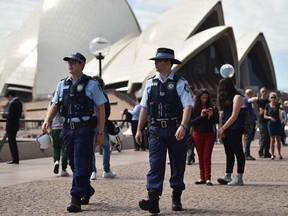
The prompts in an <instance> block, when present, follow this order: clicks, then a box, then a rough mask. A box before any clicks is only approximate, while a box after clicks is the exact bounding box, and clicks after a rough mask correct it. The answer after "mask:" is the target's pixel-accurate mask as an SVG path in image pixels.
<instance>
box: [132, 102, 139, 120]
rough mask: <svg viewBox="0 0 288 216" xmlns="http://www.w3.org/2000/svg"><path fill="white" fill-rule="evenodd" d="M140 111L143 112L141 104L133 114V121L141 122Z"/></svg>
mask: <svg viewBox="0 0 288 216" xmlns="http://www.w3.org/2000/svg"><path fill="white" fill-rule="evenodd" d="M140 110H141V105H140V104H136V106H134V108H133V110H132V112H131V114H132V121H138V120H139V114H140Z"/></svg>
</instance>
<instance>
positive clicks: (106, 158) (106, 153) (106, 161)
mask: <svg viewBox="0 0 288 216" xmlns="http://www.w3.org/2000/svg"><path fill="white" fill-rule="evenodd" d="M101 147H102V149H103V170H104V171H105V172H106V173H108V172H110V143H109V135H108V129H107V126H106V125H105V127H104V144H103V145H102V146H101ZM95 148H96V143H95V140H94V144H93V152H94V154H93V169H92V171H93V172H97V168H96V156H95Z"/></svg>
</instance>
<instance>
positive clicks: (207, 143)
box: [193, 131, 215, 180]
mask: <svg viewBox="0 0 288 216" xmlns="http://www.w3.org/2000/svg"><path fill="white" fill-rule="evenodd" d="M193 140H194V145H195V148H196V151H197V154H198V159H199V169H200V179H202V180H211V157H212V150H213V147H214V141H215V134H214V131H213V132H211V133H197V132H194V133H193Z"/></svg>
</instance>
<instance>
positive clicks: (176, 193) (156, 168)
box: [135, 48, 193, 213]
mask: <svg viewBox="0 0 288 216" xmlns="http://www.w3.org/2000/svg"><path fill="white" fill-rule="evenodd" d="M150 60H154V61H155V67H156V70H157V71H158V73H157V74H156V75H155V76H153V77H152V78H150V79H148V80H147V82H146V86H145V89H144V93H143V96H142V100H141V103H140V105H141V106H142V108H141V111H140V116H139V123H138V128H137V133H136V137H135V138H136V141H137V142H138V143H139V144H140V143H142V142H143V140H142V129H143V127H144V125H145V123H146V120H147V119H148V117H149V119H148V120H149V136H150V137H149V163H150V171H149V172H148V174H147V186H146V187H147V190H148V197H149V198H148V199H147V200H141V201H140V202H139V206H140V208H141V209H143V210H146V211H149V212H150V213H159V212H160V209H159V196H161V195H162V191H163V181H164V176H165V167H166V154H167V150H168V154H169V159H170V167H171V177H170V187H171V188H172V189H173V192H172V210H173V211H181V210H182V204H181V194H182V191H183V190H184V189H185V184H184V181H183V177H184V171H185V162H186V152H187V150H186V132H187V123H188V122H189V119H190V113H191V108H192V105H193V101H192V98H191V95H190V92H189V85H188V82H187V81H186V80H185V79H184V78H182V77H180V76H178V75H176V74H174V72H173V71H172V70H171V67H172V65H173V64H180V63H181V62H180V61H179V60H177V59H175V57H174V50H172V49H169V48H158V49H157V53H156V56H155V57H153V58H150Z"/></svg>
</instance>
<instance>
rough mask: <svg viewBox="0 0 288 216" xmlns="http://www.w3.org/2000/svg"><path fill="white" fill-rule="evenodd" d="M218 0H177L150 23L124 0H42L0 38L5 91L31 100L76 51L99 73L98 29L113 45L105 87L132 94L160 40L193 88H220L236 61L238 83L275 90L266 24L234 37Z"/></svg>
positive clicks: (48, 88)
mask: <svg viewBox="0 0 288 216" xmlns="http://www.w3.org/2000/svg"><path fill="white" fill-rule="evenodd" d="M224 15H225V14H223V8H222V3H221V1H220V0H205V1H203V0H179V3H177V4H176V6H174V7H173V8H171V9H170V10H168V11H166V12H165V13H163V14H162V15H160V16H159V17H158V18H157V19H156V20H154V21H153V22H152V23H151V24H150V25H149V26H148V27H147V28H146V29H145V30H141V28H140V26H139V24H138V21H137V19H136V17H135V15H134V13H133V11H132V9H131V7H130V6H129V3H128V2H127V1H126V0H117V1H115V0H85V4H84V1H80V0H71V1H64V0H53V1H52V0H44V1H43V4H41V5H39V7H37V8H35V9H34V11H33V13H31V14H30V16H29V17H28V18H27V20H25V21H24V23H23V25H22V27H21V28H20V29H19V31H17V32H16V33H14V34H13V35H10V36H9V37H8V38H5V39H3V40H1V41H0V44H1V51H0V55H1V60H0V76H1V79H0V92H1V95H4V94H5V92H6V91H8V90H14V91H17V92H18V94H19V95H20V96H21V97H22V98H24V99H25V100H26V101H32V100H37V99H41V98H47V96H48V95H50V94H51V93H52V92H53V91H54V89H55V86H56V84H57V82H58V81H59V80H60V79H62V78H64V77H66V76H68V72H67V68H66V67H67V66H66V64H65V62H63V60H62V59H63V57H64V56H66V55H68V54H70V53H72V52H75V51H79V52H81V53H83V54H84V55H85V56H86V57H87V60H88V61H87V64H86V67H85V70H84V72H85V73H86V74H89V75H98V73H99V65H98V61H97V60H96V59H95V57H94V56H93V55H92V53H91V52H90V51H89V44H90V42H91V40H92V39H93V38H95V37H99V36H102V37H105V38H106V39H107V40H108V41H109V42H110V44H111V46H110V52H109V54H108V55H107V56H106V57H105V59H104V60H103V61H102V77H103V79H104V80H105V83H106V87H107V88H108V89H119V90H122V91H124V92H125V93H128V95H132V96H133V95H134V93H135V92H137V91H138V90H140V89H141V88H142V87H143V84H144V83H145V81H146V79H147V78H149V77H150V76H152V75H153V74H155V69H154V63H153V61H148V59H149V58H150V57H152V56H154V55H155V52H156V49H157V48H158V47H169V48H172V49H174V50H175V53H176V58H177V59H179V60H180V61H182V64H180V65H174V68H173V70H174V71H175V72H176V73H178V74H180V75H182V76H184V77H185V78H186V79H187V80H188V81H189V83H190V84H191V85H192V86H193V87H194V88H195V89H199V88H203V87H204V88H206V89H208V90H210V91H211V92H214V93H215V89H217V85H218V82H219V80H220V79H221V75H220V73H219V69H220V67H221V66H222V65H223V64H226V63H229V64H231V65H233V66H234V68H235V75H234V77H233V78H234V79H235V83H236V85H237V87H238V88H239V89H245V88H248V87H249V88H253V89H259V88H260V87H262V86H265V87H266V88H267V89H269V90H277V83H276V77H275V71H274V67H273V62H272V58H271V55H270V52H269V47H268V45H267V42H266V40H265V36H264V34H263V33H261V32H257V31H261V29H255V31H256V32H251V33H249V34H247V35H245V36H244V37H242V38H240V39H238V40H236V39H235V37H234V33H233V26H226V25H225V19H224Z"/></svg>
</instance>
